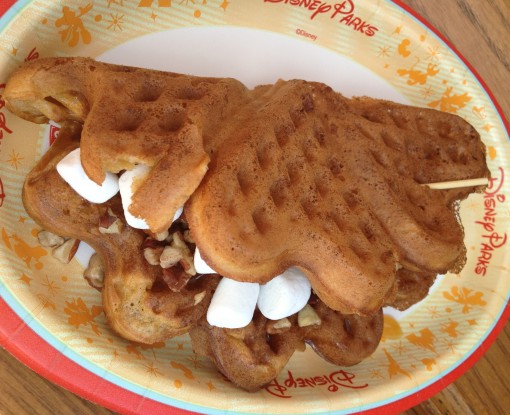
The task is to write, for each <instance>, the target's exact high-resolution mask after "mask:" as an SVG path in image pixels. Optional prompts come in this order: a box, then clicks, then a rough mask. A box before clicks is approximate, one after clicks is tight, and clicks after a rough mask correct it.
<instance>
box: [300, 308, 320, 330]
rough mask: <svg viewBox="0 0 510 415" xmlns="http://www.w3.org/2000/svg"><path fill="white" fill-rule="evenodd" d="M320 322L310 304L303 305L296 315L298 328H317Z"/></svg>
mask: <svg viewBox="0 0 510 415" xmlns="http://www.w3.org/2000/svg"><path fill="white" fill-rule="evenodd" d="M321 322H322V321H321V318H320V317H319V315H318V314H317V313H316V312H315V310H314V309H313V307H312V306H311V305H310V304H307V305H305V306H304V307H303V308H302V309H301V311H300V312H299V313H298V326H299V327H307V326H319V325H320V324H321Z"/></svg>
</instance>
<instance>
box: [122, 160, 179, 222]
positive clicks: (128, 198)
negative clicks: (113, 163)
mask: <svg viewBox="0 0 510 415" xmlns="http://www.w3.org/2000/svg"><path fill="white" fill-rule="evenodd" d="M149 171H150V169H149V167H148V166H146V165H145V164H137V165H136V166H135V167H134V168H133V169H131V170H128V171H126V172H124V173H123V174H122V175H121V176H120V179H119V188H120V197H121V199H122V207H123V208H124V217H125V218H126V222H127V223H128V225H129V226H131V227H133V228H136V229H149V225H148V224H147V222H146V220H145V219H143V218H137V217H136V216H134V215H132V214H131V212H129V206H131V202H132V201H133V193H134V190H136V189H133V182H134V181H135V180H138V179H140V180H143V179H144V178H145V177H146V176H147V175H148V174H149ZM183 208H184V206H181V207H180V208H178V209H177V210H176V211H175V214H174V217H173V219H172V222H174V221H176V220H177V219H179V217H180V216H181V215H182V211H183Z"/></svg>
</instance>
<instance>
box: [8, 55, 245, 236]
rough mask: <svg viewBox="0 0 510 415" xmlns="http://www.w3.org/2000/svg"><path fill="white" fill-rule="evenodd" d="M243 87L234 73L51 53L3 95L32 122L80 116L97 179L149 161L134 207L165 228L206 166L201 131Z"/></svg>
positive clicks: (28, 66) (156, 227) (84, 157)
mask: <svg viewBox="0 0 510 415" xmlns="http://www.w3.org/2000/svg"><path fill="white" fill-rule="evenodd" d="M244 94H245V87H244V86H243V85H242V84H241V83H239V82H238V81H235V80H232V79H212V78H198V77H191V76H185V75H180V74H173V73H166V72H159V71H149V70H146V69H140V68H131V67H125V66H117V65H109V64H104V63H100V62H96V61H93V60H91V59H85V58H49V59H39V60H36V61H33V62H28V63H25V64H24V65H23V66H22V67H21V68H20V69H18V70H17V71H15V73H14V74H13V75H12V76H11V78H10V80H9V82H8V85H7V86H6V88H5V91H4V98H5V100H6V101H7V102H8V104H7V106H8V108H9V109H10V110H11V111H12V112H13V113H15V114H16V115H18V116H20V117H22V118H25V119H27V120H29V121H32V122H37V123H45V122H47V121H48V119H51V120H53V121H56V122H61V121H63V120H76V121H79V122H82V123H83V131H82V135H81V143H80V148H81V162H82V165H83V168H84V170H85V171H86V173H87V175H88V176H89V177H90V178H91V179H92V180H93V181H95V182H96V183H98V184H99V183H101V182H102V181H103V180H104V178H105V173H106V172H107V171H109V172H114V173H117V172H119V171H121V170H125V169H130V168H132V167H133V166H134V165H135V164H139V163H140V164H145V165H147V166H149V167H150V168H151V171H150V175H149V177H148V178H147V179H146V180H145V181H144V183H143V184H141V185H140V187H139V188H138V189H137V191H136V192H135V194H134V195H133V202H132V205H131V207H130V211H131V213H132V214H133V215H135V216H139V217H143V218H144V219H145V220H146V221H147V223H148V225H149V226H150V229H151V230H152V231H153V232H161V231H163V230H165V229H167V228H168V227H169V225H170V223H171V221H172V218H173V216H174V213H175V212H176V211H177V209H178V208H180V207H181V206H182V205H183V204H184V202H185V201H186V200H187V199H188V197H189V196H190V195H191V193H192V192H193V191H194V190H195V188H196V187H197V186H198V184H199V183H200V181H201V179H202V177H203V176H204V174H205V171H206V170H207V165H208V163H209V156H208V155H207V153H206V152H205V151H204V147H203V144H202V132H203V131H207V132H208V133H209V134H211V135H214V134H215V131H216V130H217V129H218V128H220V127H221V122H222V121H223V120H224V119H225V117H227V116H228V115H229V114H230V112H231V111H232V109H233V108H235V107H237V106H238V105H239V104H240V101H241V100H242V99H243V98H244ZM169 183H171V186H170V185H169Z"/></svg>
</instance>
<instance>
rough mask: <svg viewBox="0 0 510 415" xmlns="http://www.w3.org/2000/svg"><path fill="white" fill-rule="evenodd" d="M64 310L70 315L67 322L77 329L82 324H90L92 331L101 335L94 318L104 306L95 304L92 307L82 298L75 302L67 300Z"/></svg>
mask: <svg viewBox="0 0 510 415" xmlns="http://www.w3.org/2000/svg"><path fill="white" fill-rule="evenodd" d="M66 306H67V307H65V308H64V312H65V313H66V314H67V315H68V316H69V318H68V319H67V322H68V323H69V324H70V325H71V326H75V327H76V328H77V329H78V328H79V327H80V326H82V325H89V326H90V327H91V329H92V331H93V332H94V333H95V334H97V335H98V336H100V335H101V332H100V330H99V327H98V325H97V324H96V322H95V321H94V319H95V318H96V317H97V316H98V315H99V314H101V312H102V311H103V309H102V307H100V306H97V305H93V306H92V307H91V308H90V309H89V308H88V307H87V305H86V304H85V302H84V301H83V300H82V299H81V298H77V299H76V300H74V301H73V302H69V301H66Z"/></svg>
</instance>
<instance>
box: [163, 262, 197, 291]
mask: <svg viewBox="0 0 510 415" xmlns="http://www.w3.org/2000/svg"><path fill="white" fill-rule="evenodd" d="M190 278H191V275H188V274H186V273H185V272H184V270H183V269H182V268H181V267H170V268H163V280H164V281H165V283H166V284H167V285H168V288H170V289H171V290H172V291H173V292H179V291H181V290H182V289H183V288H184V287H185V286H186V284H187V283H188V281H189V279H190Z"/></svg>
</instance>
